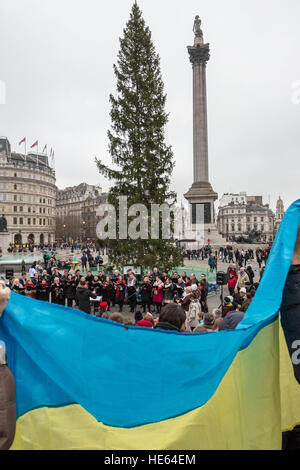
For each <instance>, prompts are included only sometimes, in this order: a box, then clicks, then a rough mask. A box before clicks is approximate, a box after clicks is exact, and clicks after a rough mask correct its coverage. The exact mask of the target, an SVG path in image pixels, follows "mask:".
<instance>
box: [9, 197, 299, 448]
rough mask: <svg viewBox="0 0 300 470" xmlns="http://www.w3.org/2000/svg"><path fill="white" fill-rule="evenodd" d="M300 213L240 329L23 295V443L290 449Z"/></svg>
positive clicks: (13, 336) (276, 248)
mask: <svg viewBox="0 0 300 470" xmlns="http://www.w3.org/2000/svg"><path fill="white" fill-rule="evenodd" d="M299 223H300V200H298V201H296V202H295V203H294V204H293V205H292V206H291V207H290V208H289V210H288V211H287V213H286V215H285V217H284V220H283V221H282V224H281V226H280V229H279V232H278V234H277V236H276V240H275V242H274V245H273V248H272V251H271V254H270V256H269V260H268V263H267V267H266V270H265V274H264V276H263V279H262V282H261V284H260V286H259V289H258V291H257V294H256V296H255V299H254V300H253V302H252V303H251V306H250V308H249V309H248V311H247V313H246V315H245V317H244V319H243V321H242V322H241V323H240V324H239V325H238V327H237V328H236V329H235V330H232V331H220V332H210V333H201V334H189V333H187V334H182V333H177V332H173V331H161V330H152V329H149V328H135V327H131V326H128V327H124V326H123V325H120V324H117V323H113V322H111V321H109V320H105V319H101V318H96V317H94V316H90V315H87V314H85V313H83V312H81V311H78V310H74V309H70V308H67V307H62V306H58V305H53V304H48V303H45V302H40V301H35V300H31V299H28V298H25V297H23V296H20V295H18V294H12V295H11V300H10V301H9V303H8V305H7V308H6V310H5V312H4V314H3V317H2V321H1V322H0V323H1V327H0V338H1V339H4V341H5V342H6V345H7V350H8V357H9V367H10V369H11V371H12V373H13V375H14V377H15V382H16V405H17V418H18V419H17V430H16V436H15V441H14V443H13V445H12V449H106V450H116V449H123V450H124V449H126V450H128V449H133V450H137V449H143V450H147V449H151V450H152V449H168V450H171V449H180V450H187V449H192V450H197V449H209V450H210V449H212V450H214V449H280V448H281V433H282V431H283V430H287V429H291V428H293V427H294V426H295V425H296V424H297V423H300V387H299V386H298V384H297V382H296V380H295V379H294V376H293V370H292V365H291V363H290V359H289V356H288V352H287V347H286V345H285V342H284V339H283V335H282V332H281V327H280V325H279V321H278V310H279V308H280V304H281V298H282V292H283V288H284V284H285V280H286V276H287V273H288V270H289V266H290V263H291V259H292V254H293V250H294V245H295V240H296V236H297V229H298V226H299Z"/></svg>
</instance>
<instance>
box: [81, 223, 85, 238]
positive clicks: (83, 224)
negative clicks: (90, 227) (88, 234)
mask: <svg viewBox="0 0 300 470" xmlns="http://www.w3.org/2000/svg"><path fill="white" fill-rule="evenodd" d="M82 226H83V227H82V228H83V240H82V241H83V242H84V240H85V220H83V222H82Z"/></svg>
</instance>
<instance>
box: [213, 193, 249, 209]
mask: <svg viewBox="0 0 300 470" xmlns="http://www.w3.org/2000/svg"><path fill="white" fill-rule="evenodd" d="M246 202H247V194H246V193H244V192H241V193H238V194H236V193H225V194H223V196H222V197H221V199H220V201H219V207H224V206H228V204H231V203H234V204H244V203H245V204H246Z"/></svg>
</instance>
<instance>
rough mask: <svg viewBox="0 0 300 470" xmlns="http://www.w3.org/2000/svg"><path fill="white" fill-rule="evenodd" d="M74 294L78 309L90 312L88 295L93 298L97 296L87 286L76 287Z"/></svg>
mask: <svg viewBox="0 0 300 470" xmlns="http://www.w3.org/2000/svg"><path fill="white" fill-rule="evenodd" d="M76 296H77V300H78V306H79V310H82V311H83V312H85V313H91V304H90V297H91V298H92V299H95V298H96V297H97V296H96V294H94V293H93V292H92V291H90V289H88V288H87V287H81V286H79V287H77V290H76Z"/></svg>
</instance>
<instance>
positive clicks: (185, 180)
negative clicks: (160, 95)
mask: <svg viewBox="0 0 300 470" xmlns="http://www.w3.org/2000/svg"><path fill="white" fill-rule="evenodd" d="M132 3H133V0H110V1H103V0H85V1H82V0H1V2H0V80H2V81H4V82H5V84H6V104H0V135H5V136H7V137H8V138H9V140H10V142H11V144H12V149H13V150H21V149H22V148H23V147H18V142H19V141H20V140H21V139H22V138H23V137H25V136H26V137H27V141H28V147H29V145H30V144H32V143H33V142H34V141H35V140H36V139H38V140H39V143H40V145H39V148H40V150H42V147H44V145H45V144H47V145H48V149H50V147H53V148H54V149H55V163H56V175H57V185H58V187H59V188H64V187H66V186H71V185H75V184H79V183H81V182H86V183H90V184H100V185H101V186H102V187H103V189H104V190H107V189H108V188H109V182H108V181H105V180H104V179H103V177H102V176H101V175H99V173H98V171H97V169H96V166H95V164H94V157H95V156H97V157H99V158H102V159H103V161H104V162H106V163H109V162H110V157H109V154H108V151H107V149H108V139H107V130H108V128H109V126H110V116H109V112H110V105H109V94H110V93H115V78H114V74H113V67H112V66H113V63H115V62H116V58H117V52H118V50H119V37H120V36H122V33H123V28H124V27H125V24H126V22H127V20H128V18H129V14H130V10H131V7H132ZM138 4H139V5H140V7H141V9H142V11H143V16H144V18H145V21H146V24H147V25H148V26H149V27H150V29H151V31H152V38H153V42H154V45H155V47H156V50H157V52H158V53H159V55H160V58H161V69H162V75H163V80H164V83H165V91H166V93H167V96H168V98H167V105H166V109H167V111H168V112H169V113H170V120H169V124H168V128H167V138H168V143H169V144H171V145H172V147H173V151H174V158H175V160H176V167H175V170H174V173H173V188H174V189H175V190H176V191H177V193H178V199H179V200H180V199H182V198H183V196H182V194H183V193H185V192H186V191H187V190H188V189H189V187H190V186H191V183H192V168H193V165H192V158H193V142H192V67H191V64H190V63H189V58H188V53H187V48H186V47H187V45H192V44H193V32H192V27H193V21H194V17H195V15H197V14H198V15H200V18H201V19H202V30H203V33H204V40H205V42H209V43H210V49H211V59H210V61H209V62H208V66H207V87H208V90H207V92H208V126H209V128H208V132H209V167H210V181H211V183H212V186H213V188H214V190H215V191H216V192H218V194H219V196H221V195H222V194H223V193H224V192H240V191H246V192H247V193H248V194H249V195H250V194H257V195H259V194H262V195H263V196H264V202H265V203H268V202H269V197H270V201H271V207H273V208H274V206H275V203H276V200H277V198H278V196H279V195H281V197H282V198H283V200H284V203H285V208H287V206H288V205H289V204H290V203H292V202H293V201H294V200H296V199H298V197H299V191H298V188H299V177H300V163H299V157H300V153H299V149H300V129H299V128H300V61H299V56H300V28H299V18H300V2H299V0H288V1H287V2H284V1H282V0H243V1H241V0H226V1H224V0H202V1H198V0H186V1H185V2H183V1H182V0H180V1H179V0H139V1H138ZM297 82H298V83H297ZM293 87H295V88H293ZM297 103H298V104H297Z"/></svg>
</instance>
